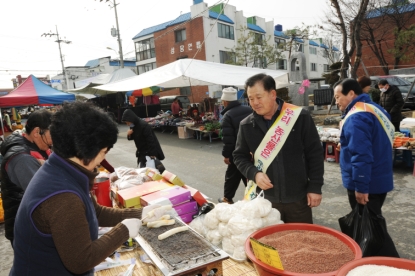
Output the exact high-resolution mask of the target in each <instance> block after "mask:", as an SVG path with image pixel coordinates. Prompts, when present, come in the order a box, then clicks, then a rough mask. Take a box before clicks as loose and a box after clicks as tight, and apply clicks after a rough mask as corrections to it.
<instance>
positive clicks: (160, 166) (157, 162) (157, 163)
mask: <svg viewBox="0 0 415 276" xmlns="http://www.w3.org/2000/svg"><path fill="white" fill-rule="evenodd" d="M154 165H155V166H156V169H157V170H159V172H160V174H162V173H163V172H164V171H165V170H166V168H165V167H164V165H163V163H161V161H160V160H158V159H157V158H154Z"/></svg>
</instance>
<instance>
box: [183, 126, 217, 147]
mask: <svg viewBox="0 0 415 276" xmlns="http://www.w3.org/2000/svg"><path fill="white" fill-rule="evenodd" d="M187 128H188V129H190V130H193V131H194V132H195V133H196V139H198V140H202V137H203V134H204V133H207V134H208V135H209V142H210V143H212V133H214V131H208V130H200V128H199V127H197V126H196V127H195V126H193V127H187Z"/></svg>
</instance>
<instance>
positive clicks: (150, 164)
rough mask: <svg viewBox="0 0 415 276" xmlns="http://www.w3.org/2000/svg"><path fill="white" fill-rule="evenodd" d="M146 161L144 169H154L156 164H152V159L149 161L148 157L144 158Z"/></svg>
mask: <svg viewBox="0 0 415 276" xmlns="http://www.w3.org/2000/svg"><path fill="white" fill-rule="evenodd" d="M146 160H147V163H146V167H148V168H154V169H155V168H156V163H155V162H154V159H151V157H150V156H146Z"/></svg>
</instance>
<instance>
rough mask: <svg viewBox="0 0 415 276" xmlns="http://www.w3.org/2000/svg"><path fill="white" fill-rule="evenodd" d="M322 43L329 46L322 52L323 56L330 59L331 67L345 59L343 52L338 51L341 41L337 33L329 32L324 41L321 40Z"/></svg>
mask: <svg viewBox="0 0 415 276" xmlns="http://www.w3.org/2000/svg"><path fill="white" fill-rule="evenodd" d="M321 42H322V43H323V44H324V45H326V46H327V47H325V48H323V49H322V52H323V56H324V57H325V58H327V59H328V61H329V65H332V64H333V63H336V62H339V61H341V60H342V59H343V57H342V53H341V51H339V50H338V49H337V47H339V45H340V44H341V39H340V37H339V36H338V35H337V34H336V33H334V32H333V31H329V32H328V33H326V35H325V36H324V37H323V39H321ZM335 49H337V50H335Z"/></svg>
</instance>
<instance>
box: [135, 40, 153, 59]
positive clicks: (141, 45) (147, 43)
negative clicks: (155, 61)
mask: <svg viewBox="0 0 415 276" xmlns="http://www.w3.org/2000/svg"><path fill="white" fill-rule="evenodd" d="M135 51H136V52H137V53H136V56H137V61H141V60H146V59H150V58H155V57H156V49H155V46H154V38H149V39H146V40H142V41H138V42H136V43H135Z"/></svg>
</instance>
